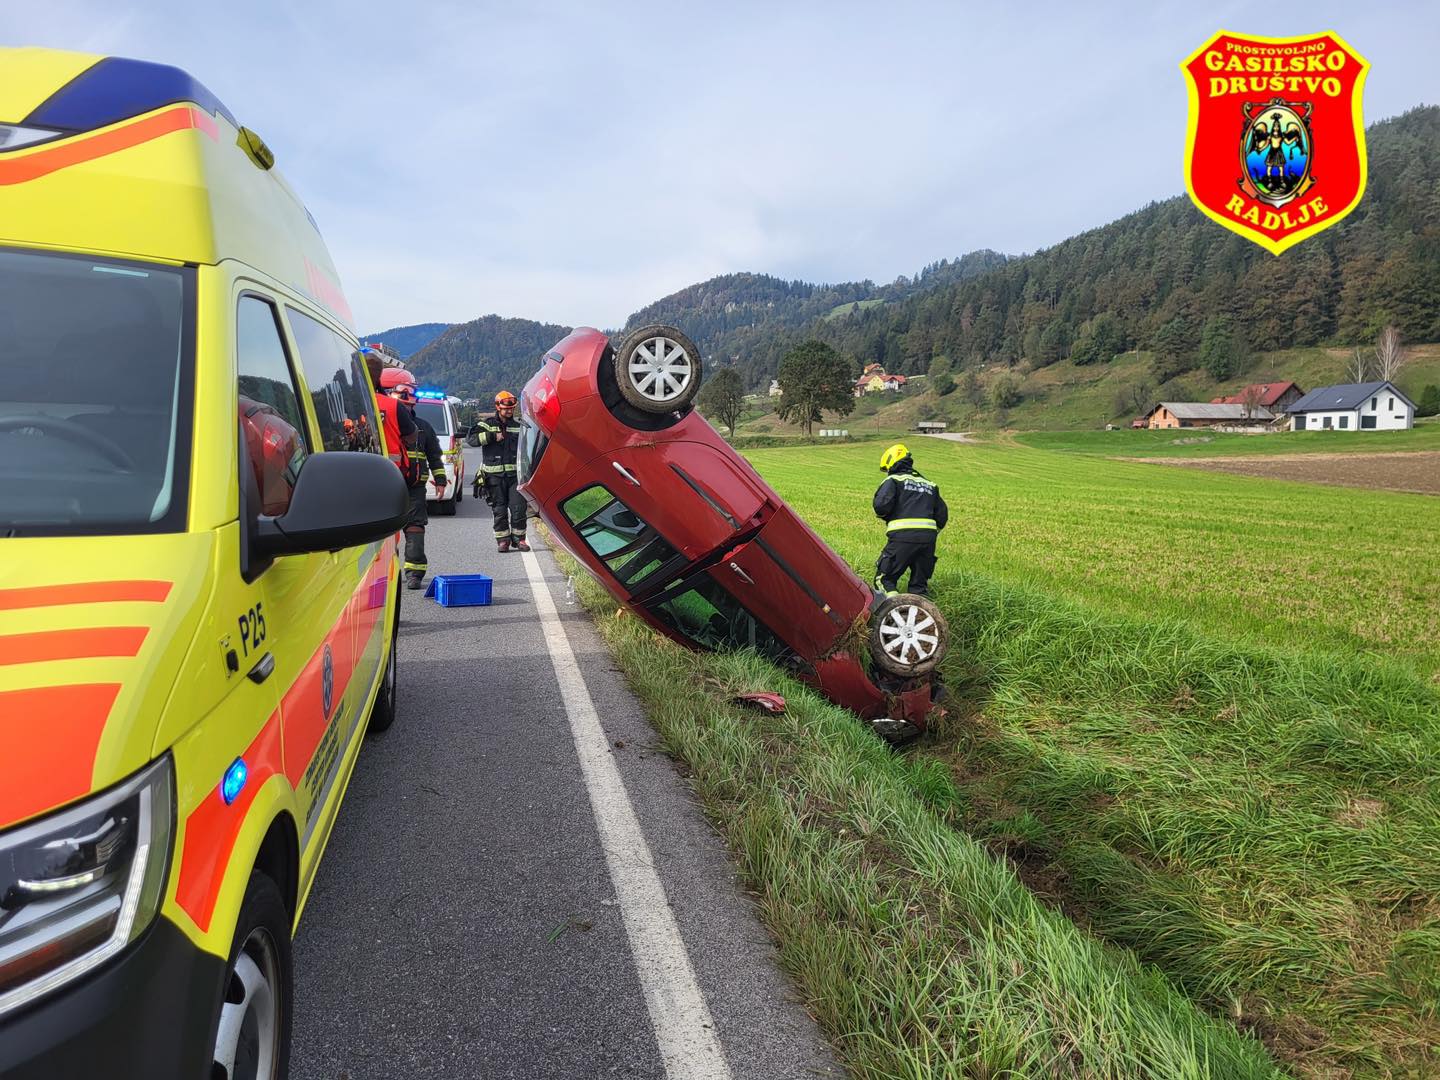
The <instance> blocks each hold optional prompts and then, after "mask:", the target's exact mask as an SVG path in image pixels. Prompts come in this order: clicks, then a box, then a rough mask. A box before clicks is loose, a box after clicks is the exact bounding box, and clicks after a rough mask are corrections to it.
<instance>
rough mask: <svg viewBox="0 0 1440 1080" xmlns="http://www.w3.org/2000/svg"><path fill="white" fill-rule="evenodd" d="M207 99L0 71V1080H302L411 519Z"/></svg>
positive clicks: (20, 58) (78, 63) (128, 66)
mask: <svg viewBox="0 0 1440 1080" xmlns="http://www.w3.org/2000/svg"><path fill="white" fill-rule="evenodd" d="M273 166H274V157H273V155H272V154H271V152H270V150H269V149H268V148H267V147H266V145H265V143H264V142H263V141H262V140H261V139H260V138H259V137H258V136H257V135H256V134H255V133H253V132H251V131H249V130H248V129H246V128H244V127H242V126H240V125H239V124H238V123H237V122H236V120H235V118H234V116H233V115H231V113H230V111H229V110H228V109H226V108H225V106H224V105H223V104H221V103H220V102H219V101H218V100H217V99H216V98H215V96H214V95H213V94H211V93H210V92H209V91H208V90H206V88H205V87H204V86H202V85H201V84H200V83H198V82H196V81H195V80H194V79H193V78H191V77H190V76H189V75H187V74H185V73H184V72H182V71H180V70H178V69H175V68H171V67H165V66H162V65H158V64H150V63H141V62H138V61H134V60H126V59H120V58H116V57H97V56H82V55H78V54H74V53H64V52H55V51H50V50H43V49H7V48H0V1076H4V1077H6V1078H9V1080H18V1078H22V1077H23V1078H29V1077H43V1078H44V1080H61V1078H69V1077H106V1078H118V1077H145V1078H146V1080H157V1078H163V1077H186V1078H198V1077H202V1076H203V1077H214V1078H220V1077H224V1078H226V1080H237V1078H240V1077H245V1078H247V1080H248V1078H250V1077H255V1078H260V1080H269V1078H273V1077H282V1076H284V1075H285V1072H286V1067H287V1065H286V1063H287V1059H288V1055H289V1026H290V1014H291V959H290V956H291V953H290V942H291V936H292V934H293V932H294V928H295V925H296V921H297V920H298V918H299V916H300V912H301V909H302V908H303V907H304V904H305V897H306V895H307V893H308V891H309V889H310V886H311V883H312V882H313V881H314V878H315V872H316V868H317V866H318V864H319V861H320V855H321V852H322V851H323V850H324V848H325V842H326V839H327V838H328V836H329V834H330V830H331V828H332V826H333V825H334V823H335V819H336V814H337V812H338V810H339V807H340V802H341V798H342V796H343V795H344V792H345V788H346V785H347V783H348V781H349V778H350V775H351V770H352V769H353V767H354V765H355V759H356V756H357V754H358V752H359V749H360V744H361V741H362V737H363V735H364V733H365V731H366V730H367V727H368V728H369V729H372V730H373V729H377V728H383V727H386V726H388V725H389V723H390V722H391V720H392V719H393V716H394V709H395V633H396V628H397V626H398V611H399V608H398V604H399V594H398V592H397V582H398V564H397V560H396V539H397V533H398V530H399V529H400V528H401V527H402V526H403V523H404V519H405V516H406V513H407V510H408V500H407V497H406V491H405V486H404V483H403V481H402V480H401V477H400V473H399V471H398V470H397V469H396V468H395V466H394V465H393V464H392V463H391V461H390V460H389V459H388V458H387V456H386V453H385V448H384V446H383V441H382V436H381V433H380V427H379V425H378V424H377V422H376V416H375V403H374V397H373V393H374V391H373V389H372V387H371V385H370V382H369V377H368V375H367V373H366V371H365V368H364V365H363V364H362V363H359V362H358V361H357V358H356V356H355V350H356V348H357V343H356V338H355V334H354V332H353V329H352V327H351V320H350V316H349V312H348V310H347V308H346V304H345V298H344V295H343V293H342V292H341V289H340V285H339V281H338V278H337V276H336V273H335V269H334V267H333V265H332V263H331V261H330V257H329V255H328V253H327V252H326V249H325V245H324V242H323V241H322V240H321V238H320V234H319V232H318V231H317V228H316V225H315V222H314V220H313V219H312V218H311V216H310V215H309V213H308V212H307V211H306V209H305V207H304V206H303V204H302V203H301V202H300V201H299V200H298V199H297V198H296V196H295V194H294V193H293V192H292V191H291V189H290V188H289V187H288V186H287V185H286V183H285V181H284V180H283V179H281V177H280V175H279V173H277V172H276V171H275V169H274V167H273Z"/></svg>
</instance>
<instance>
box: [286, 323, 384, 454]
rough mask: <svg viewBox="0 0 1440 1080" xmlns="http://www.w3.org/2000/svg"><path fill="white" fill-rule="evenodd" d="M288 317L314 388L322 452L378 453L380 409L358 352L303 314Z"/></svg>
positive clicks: (342, 339) (307, 379)
mask: <svg viewBox="0 0 1440 1080" xmlns="http://www.w3.org/2000/svg"><path fill="white" fill-rule="evenodd" d="M285 314H286V316H287V317H288V318H289V320H290V331H291V333H292V334H294V335H295V346H296V348H297V349H298V350H299V352H300V364H301V366H302V367H303V368H304V369H305V381H306V383H308V384H309V386H310V397H311V399H312V400H313V402H314V405H315V418H316V419H317V420H318V421H319V423H320V443H321V446H322V448H323V449H325V450H363V451H368V452H370V453H375V454H378V453H379V452H380V442H379V439H378V438H377V437H376V435H375V406H374V403H373V402H372V401H371V400H370V391H369V386H368V384H367V383H366V380H365V372H364V369H363V368H362V367H361V361H360V358H359V355H358V354H357V353H356V352H355V347H354V346H353V345H351V344H350V342H348V341H346V340H345V339H344V338H343V337H341V336H340V335H339V334H337V333H335V331H333V330H331V329H330V328H329V327H328V326H326V325H325V324H324V323H322V322H320V321H319V320H317V319H312V318H311V317H310V316H309V315H306V314H305V313H304V312H303V311H300V310H298V309H296V308H293V307H288V306H287V307H286V309H285Z"/></svg>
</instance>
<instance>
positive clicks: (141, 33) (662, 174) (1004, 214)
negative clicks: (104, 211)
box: [0, 0, 1440, 330]
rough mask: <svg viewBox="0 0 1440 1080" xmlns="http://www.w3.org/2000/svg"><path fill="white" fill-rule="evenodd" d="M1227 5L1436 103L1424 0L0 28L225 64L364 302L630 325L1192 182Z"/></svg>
mask: <svg viewBox="0 0 1440 1080" xmlns="http://www.w3.org/2000/svg"><path fill="white" fill-rule="evenodd" d="M1221 28H1224V29H1227V30H1231V31H1235V32H1240V33H1249V34H1259V35H1267V36H1276V37H1280V36H1291V35H1300V34H1308V33H1315V32H1319V31H1323V30H1334V31H1336V32H1337V33H1339V34H1340V35H1341V36H1343V37H1344V38H1346V40H1347V41H1349V43H1350V44H1351V45H1352V46H1353V47H1354V48H1355V49H1357V50H1358V51H1359V52H1360V53H1361V54H1362V55H1364V56H1365V58H1366V59H1367V60H1369V61H1370V64H1371V71H1370V75H1369V79H1368V82H1367V86H1366V93H1365V117H1366V120H1367V122H1369V121H1373V120H1377V119H1380V118H1383V117H1386V116H1391V115H1394V114H1396V113H1398V112H1402V111H1404V110H1405V109H1408V108H1410V107H1412V106H1414V105H1418V104H1421V103H1426V104H1434V103H1436V102H1437V101H1440V63H1437V60H1436V58H1435V47H1436V45H1437V44H1440V3H1434V2H1424V3H1422V2H1419V0H1416V2H1412V3H1388V2H1385V0H1375V2H1369V3H1365V4H1356V3H1353V2H1348V3H1311V4H1306V5H1290V6H1287V7H1286V8H1285V9H1284V10H1278V9H1275V8H1271V9H1269V10H1265V9H1262V8H1261V7H1260V6H1258V5H1255V4H1253V3H1247V4H1241V3H1219V4H1198V3H1196V4H1183V5H1182V4H1167V3H1165V2H1163V0H1154V2H1151V3H1094V4H1074V3H1054V4H1051V3H1043V2H1037V3H1027V4H999V3H996V4H970V3H959V2H950V3H942V2H931V3H912V2H908V0H892V2H890V3H886V4H875V3H866V4H860V3H850V2H848V0H831V2H829V3H810V2H803V3H802V2H793V3H787V2H785V0H771V2H768V3H752V2H750V0H732V2H730V3H726V4H713V3H711V4H702V3H688V2H682V0H672V2H669V3H627V2H625V0H615V2H613V3H609V4H598V3H588V2H586V3H582V2H568V0H567V2H560V0H555V2H532V3H519V2H513V3H491V2H485V0H477V2H472V3H450V2H437V3H430V2H426V0H411V2H409V3H397V2H395V0H248V2H247V3H245V4H243V5H224V6H223V7H222V6H220V5H212V4H208V3H190V4H184V3H178V2H175V0H141V2H128V3H127V2H125V0H119V2H117V0H49V2H47V3H46V4H43V5H41V4H26V5H23V6H22V5H20V4H19V3H10V2H0V43H3V44H12V45H21V44H32V45H47V46H51V47H56V48H69V49H77V50H81V51H86V52H97V53H105V54H113V55H121V56H132V57H138V58H140V59H146V60H155V61H161V62H164V63H170V64H175V65H178V66H180V67H184V68H186V69H187V70H189V71H190V72H191V73H192V74H194V75H195V76H197V77H198V78H199V79H200V80H201V81H202V82H204V83H205V84H206V85H208V86H209V87H210V88H211V89H212V90H214V91H215V92H216V93H217V94H218V95H219V96H220V98H221V99H222V100H223V101H224V102H225V103H226V104H227V105H228V106H229V107H230V109H231V110H232V111H233V112H234V113H235V114H236V116H237V117H238V118H239V119H240V121H241V123H243V124H246V125H247V126H249V127H251V128H253V129H255V130H256V131H258V132H260V134H261V135H262V136H263V137H264V138H265V140H266V141H267V142H268V143H269V144H270V146H271V147H272V148H273V149H274V151H275V153H276V156H277V159H278V165H279V168H280V169H281V170H282V171H283V172H284V173H285V174H286V176H287V177H288V178H289V180H290V181H291V183H292V184H293V185H294V186H295V187H296V189H297V190H298V191H299V192H300V194H301V196H302V197H303V198H304V199H305V201H306V203H307V205H308V206H309V207H310V210H311V211H312V212H313V214H314V215H315V217H316V219H317V220H318V221H319V223H320V227H321V230H322V232H323V233H324V234H325V237H326V240H327V242H328V244H329V246H330V250H331V253H332V255H334V257H335V261H336V263H337V265H338V266H339V268H340V273H341V277H342V279H343V281H344V283H345V288H346V292H347V294H348V296H349V299H350V303H351V306H352V307H353V308H354V310H355V313H356V318H357V320H358V323H359V329H361V330H379V329H382V328H388V327H390V326H394V325H402V324H408V323H415V322H428V321H462V320H467V319H472V318H475V317H477V316H480V315H484V314H488V313H491V312H496V313H499V314H502V315H514V316H521V317H525V318H533V319H541V320H544V321H549V322H557V323H565V324H579V323H585V324H590V325H596V326H602V327H604V326H618V325H620V324H621V323H622V322H623V321H624V319H625V318H626V316H627V315H629V313H630V312H632V311H634V310H635V309H637V308H639V307H641V306H643V305H645V304H647V303H649V302H650V301H652V300H656V299H658V298H660V297H661V296H664V295H666V294H667V293H670V292H674V291H675V290H677V289H680V288H683V287H685V286H686V285H689V284H692V283H694V282H697V281H701V280H703V279H705V278H707V277H710V276H713V275H715V274H721V273H727V272H731V271H738V270H753V271H758V272H762V273H770V274H776V275H779V276H781V277H787V278H790V277H793V278H802V279H805V280H808V281H846V280H856V279H863V278H872V279H874V280H876V281H889V280H892V279H893V278H894V277H895V276H896V275H898V274H913V273H914V272H915V271H917V270H918V269H920V267H922V266H924V265H925V264H926V263H929V262H933V261H935V260H937V259H940V258H944V257H955V256H958V255H961V254H963V253H964V252H966V251H971V250H974V249H977V248H986V247H988V248H994V249H996V250H999V251H1004V252H1008V253H1021V252H1026V251H1033V250H1035V249H1037V248H1041V247H1046V246H1048V245H1051V244H1054V243H1057V242H1058V241H1060V240H1063V239H1065V238H1066V237H1067V236H1071V235H1073V234H1074V233H1077V232H1080V231H1082V230H1084V229H1086V228H1089V227H1091V226H1095V225H1099V224H1103V223H1104V222H1106V221H1110V220H1113V219H1114V218H1116V217H1119V216H1121V215H1122V214H1125V213H1127V212H1129V211H1131V210H1134V209H1136V208H1138V207H1140V206H1142V205H1144V204H1145V203H1146V202H1149V201H1151V200H1155V199H1164V198H1168V197H1170V196H1172V195H1175V194H1178V193H1181V192H1183V190H1184V182H1183V177H1182V173H1181V168H1182V157H1183V152H1184V145H1185V111H1186V94H1185V85H1184V80H1183V77H1182V76H1181V74H1180V69H1179V64H1180V61H1181V60H1182V59H1184V58H1185V57H1186V56H1187V55H1188V54H1189V53H1190V52H1191V51H1193V50H1194V49H1195V48H1197V47H1198V46H1199V45H1200V44H1201V43H1202V42H1204V40H1205V39H1206V38H1208V37H1209V36H1210V35H1211V34H1212V33H1214V32H1215V31H1216V30H1219V29H1221ZM3 77H4V73H3V71H0V78H3ZM1217 228H1218V226H1217Z"/></svg>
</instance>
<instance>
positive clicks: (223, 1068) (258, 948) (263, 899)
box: [206, 871, 294, 1080]
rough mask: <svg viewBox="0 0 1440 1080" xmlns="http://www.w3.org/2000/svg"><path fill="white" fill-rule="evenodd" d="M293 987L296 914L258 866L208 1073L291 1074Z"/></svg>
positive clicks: (216, 1079)
mask: <svg viewBox="0 0 1440 1080" xmlns="http://www.w3.org/2000/svg"><path fill="white" fill-rule="evenodd" d="M293 987H294V976H293V971H292V967H291V957H290V915H289V913H288V912H287V911H286V910H285V902H284V901H283V900H282V899H281V898H280V890H279V888H278V887H277V886H276V885H275V883H274V882H273V881H271V880H270V878H268V877H267V876H266V875H264V874H262V873H260V872H259V871H256V872H255V873H253V874H251V875H250V884H249V885H248V886H247V887H246V889H245V899H244V901H243V902H242V903H241V905H240V921H239V922H238V923H237V924H236V926H235V941H234V944H233V945H231V947H230V963H229V965H228V966H227V967H226V969H225V985H224V989H223V993H222V997H221V1001H220V1017H219V1020H218V1021H217V1022H216V1025H215V1040H214V1046H215V1058H214V1062H213V1063H212V1064H211V1066H210V1071H209V1073H207V1074H206V1075H207V1076H209V1077H212V1078H213V1080H251V1078H253V1080H279V1078H280V1077H283V1076H286V1075H288V1073H289V1070H290V1021H291V1001H292V996H293V995H292V988H293Z"/></svg>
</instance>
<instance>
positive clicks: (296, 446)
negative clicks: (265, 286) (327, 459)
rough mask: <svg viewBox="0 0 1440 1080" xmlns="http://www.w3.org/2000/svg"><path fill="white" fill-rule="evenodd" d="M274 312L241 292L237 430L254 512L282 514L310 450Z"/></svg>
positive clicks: (237, 321)
mask: <svg viewBox="0 0 1440 1080" xmlns="http://www.w3.org/2000/svg"><path fill="white" fill-rule="evenodd" d="M277 320H278V313H277V312H276V310H275V307H274V305H273V304H270V303H268V302H267V301H265V300H262V299H260V298H259V297H258V296H242V297H241V298H240V305H239V308H238V310H237V312H236V319H235V343H236V351H237V354H238V355H237V357H236V359H237V362H238V363H237V368H238V371H239V381H240V434H241V436H242V437H243V438H244V439H245V445H246V449H247V452H248V454H249V458H250V468H251V469H252V470H253V472H254V474H255V481H256V485H257V487H258V489H259V493H260V506H259V507H252V508H250V512H252V513H262V514H268V515H272V516H276V515H279V514H283V513H284V512H285V511H286V510H287V509H288V508H289V506H290V496H291V494H292V492H293V491H294V487H295V479H296V477H297V476H298V475H299V473H300V468H301V466H302V465H304V464H305V459H306V457H308V456H309V454H310V445H309V440H308V438H307V437H306V434H305V414H304V413H303V412H302V411H301V409H300V396H299V394H298V393H296V390H295V376H294V374H293V373H292V372H291V369H290V360H289V357H288V356H287V355H286V352H285V341H284V339H283V338H282V337H281V336H280V325H279V322H278V321H277Z"/></svg>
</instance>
